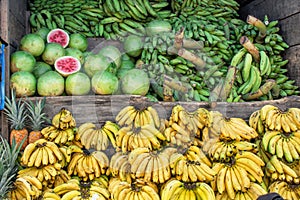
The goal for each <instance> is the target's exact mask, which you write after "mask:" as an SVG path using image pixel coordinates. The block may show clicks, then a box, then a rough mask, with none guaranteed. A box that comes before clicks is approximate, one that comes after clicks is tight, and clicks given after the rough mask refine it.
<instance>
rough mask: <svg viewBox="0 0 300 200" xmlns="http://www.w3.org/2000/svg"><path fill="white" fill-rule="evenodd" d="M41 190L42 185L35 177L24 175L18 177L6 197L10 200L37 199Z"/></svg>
mask: <svg viewBox="0 0 300 200" xmlns="http://www.w3.org/2000/svg"><path fill="white" fill-rule="evenodd" d="M42 188H43V185H42V183H41V182H40V181H39V180H38V179H37V178H36V177H33V176H29V175H25V176H22V177H18V178H17V179H16V180H15V181H14V182H13V189H12V190H11V191H10V192H9V194H8V197H9V199H12V200H19V199H26V200H31V199H38V198H39V197H40V195H41V194H42Z"/></svg>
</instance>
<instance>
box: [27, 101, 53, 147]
mask: <svg viewBox="0 0 300 200" xmlns="http://www.w3.org/2000/svg"><path fill="white" fill-rule="evenodd" d="M45 102H46V98H43V99H40V100H38V101H36V102H35V104H34V103H33V102H32V101H30V100H28V102H26V104H27V108H28V112H29V114H28V121H29V127H30V129H31V132H30V133H29V139H28V142H29V143H33V142H35V141H36V140H38V139H40V138H42V136H43V135H42V134H41V130H42V128H43V124H44V123H45V122H49V119H47V118H46V116H45V115H46V114H45V113H44V112H43V109H44V107H45Z"/></svg>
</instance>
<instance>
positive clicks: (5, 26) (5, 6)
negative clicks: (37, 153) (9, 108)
mask: <svg viewBox="0 0 300 200" xmlns="http://www.w3.org/2000/svg"><path fill="white" fill-rule="evenodd" d="M9 2H10V1H9V0H2V1H0V5H1V38H2V39H3V40H4V41H5V42H7V43H9V37H10V33H9ZM9 53H10V51H9V47H6V48H5V61H6V69H7V65H8V62H9ZM7 73H9V70H6V80H7ZM6 83H7V82H6ZM6 88H7V87H6ZM0 134H1V135H2V136H3V137H4V138H6V139H8V137H9V133H8V124H7V120H6V117H5V115H4V114H3V111H1V133H0Z"/></svg>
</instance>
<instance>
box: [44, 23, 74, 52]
mask: <svg viewBox="0 0 300 200" xmlns="http://www.w3.org/2000/svg"><path fill="white" fill-rule="evenodd" d="M69 41H70V37H69V34H68V33H67V32H66V31H64V30H62V29H59V28H57V29H53V30H51V31H50V32H49V33H48V35H47V42H48V43H51V42H55V43H58V44H60V45H61V46H63V47H64V48H66V47H67V46H68V45H69Z"/></svg>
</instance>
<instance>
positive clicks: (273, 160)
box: [270, 155, 284, 174]
mask: <svg viewBox="0 0 300 200" xmlns="http://www.w3.org/2000/svg"><path fill="white" fill-rule="evenodd" d="M270 162H271V164H272V165H273V166H274V167H275V169H276V171H277V172H278V173H280V174H283V173H284V171H283V167H282V165H281V162H280V161H279V160H278V159H277V156H276V155H273V156H272V157H271V158H270Z"/></svg>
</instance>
